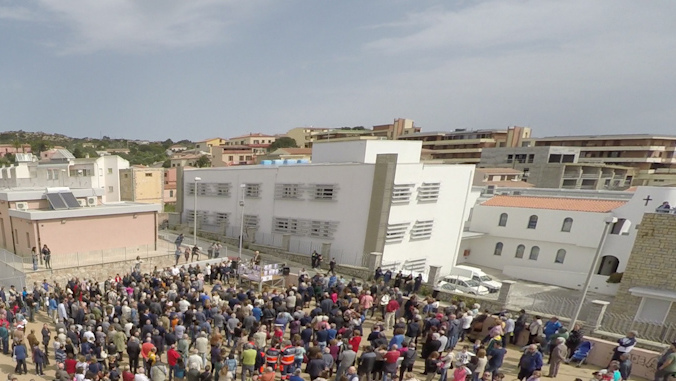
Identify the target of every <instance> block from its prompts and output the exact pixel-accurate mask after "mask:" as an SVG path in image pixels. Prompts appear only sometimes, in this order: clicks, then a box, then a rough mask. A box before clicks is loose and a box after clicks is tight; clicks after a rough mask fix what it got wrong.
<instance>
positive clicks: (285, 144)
mask: <svg viewBox="0 0 676 381" xmlns="http://www.w3.org/2000/svg"><path fill="white" fill-rule="evenodd" d="M278 148H298V144H297V143H296V141H295V140H294V139H293V138H290V137H288V136H282V137H281V138H279V139H277V140H275V141H274V142H273V143H272V144H270V146H269V147H268V152H272V151H274V150H276V149H278Z"/></svg>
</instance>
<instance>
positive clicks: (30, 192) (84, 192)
mask: <svg viewBox="0 0 676 381" xmlns="http://www.w3.org/2000/svg"><path fill="white" fill-rule="evenodd" d="M69 191H70V192H73V195H74V196H75V197H90V196H103V188H69ZM46 193H47V188H46V187H41V188H37V187H30V188H28V187H26V188H5V189H0V200H3V201H31V200H46V198H45V194H46Z"/></svg>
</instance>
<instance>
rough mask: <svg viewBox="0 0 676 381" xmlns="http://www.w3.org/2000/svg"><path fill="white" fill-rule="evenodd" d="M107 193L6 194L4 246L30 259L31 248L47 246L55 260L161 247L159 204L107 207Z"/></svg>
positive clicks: (0, 215)
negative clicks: (136, 248)
mask: <svg viewBox="0 0 676 381" xmlns="http://www.w3.org/2000/svg"><path fill="white" fill-rule="evenodd" d="M104 194H105V190H104V189H101V188H89V189H86V188H81V189H69V188H67V187H56V188H46V189H45V188H44V187H40V188H16V189H9V190H7V189H6V190H1V191H0V247H2V248H4V249H7V250H9V251H12V252H14V253H16V254H18V255H21V256H30V255H31V248H33V247H37V248H40V247H42V246H43V245H45V244H46V245H47V246H49V248H50V249H51V251H52V257H53V259H52V260H53V261H55V260H56V258H58V257H59V256H62V255H71V254H75V253H86V252H90V251H95V250H105V249H113V248H125V247H138V246H144V245H149V246H151V247H154V248H155V249H156V245H157V212H158V211H159V206H158V205H152V204H137V203H124V202H123V203H119V202H118V203H112V204H104V203H102V197H103V195H104ZM68 195H69V198H66V196H68ZM51 200H56V201H58V203H55V202H53V201H51ZM59 200H60V201H59ZM67 203H72V204H71V205H68V204H67Z"/></svg>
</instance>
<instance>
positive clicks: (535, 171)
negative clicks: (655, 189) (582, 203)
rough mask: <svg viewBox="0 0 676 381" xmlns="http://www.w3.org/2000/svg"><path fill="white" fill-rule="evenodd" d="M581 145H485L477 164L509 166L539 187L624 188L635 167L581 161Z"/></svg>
mask: <svg viewBox="0 0 676 381" xmlns="http://www.w3.org/2000/svg"><path fill="white" fill-rule="evenodd" d="M580 150H581V148H579V147H558V146H536V147H509V148H507V147H501V148H487V149H484V150H483V151H482V152H481V160H480V161H479V164H478V166H479V167H487V168H511V169H515V170H518V171H520V172H522V173H523V180H524V181H528V182H529V183H531V184H534V185H535V186H536V187H538V188H557V189H558V188H563V189H596V190H601V189H611V190H612V189H615V190H621V189H626V188H628V187H629V186H630V185H631V181H632V178H633V176H634V168H632V167H625V166H620V165H609V164H605V163H581V162H580V158H581V151H580Z"/></svg>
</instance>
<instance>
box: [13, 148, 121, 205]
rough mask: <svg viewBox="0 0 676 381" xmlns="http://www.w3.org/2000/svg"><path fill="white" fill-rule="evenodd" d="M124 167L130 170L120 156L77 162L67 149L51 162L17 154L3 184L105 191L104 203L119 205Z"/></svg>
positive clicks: (52, 156) (53, 155)
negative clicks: (116, 203) (121, 175)
mask: <svg viewBox="0 0 676 381" xmlns="http://www.w3.org/2000/svg"><path fill="white" fill-rule="evenodd" d="M125 168H129V161H127V160H125V159H123V158H121V157H119V156H117V155H108V156H101V157H97V158H81V159H76V158H75V157H74V156H73V155H72V154H71V153H70V152H68V150H65V149H59V150H56V152H53V153H52V154H51V155H50V159H48V160H45V161H37V158H36V157H34V156H33V155H32V154H18V155H17V157H16V163H15V165H13V166H10V167H2V168H0V185H2V186H4V187H5V188H19V187H70V188H86V189H102V190H103V195H102V199H103V201H104V202H117V201H120V174H119V172H120V170H121V169H125Z"/></svg>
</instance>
